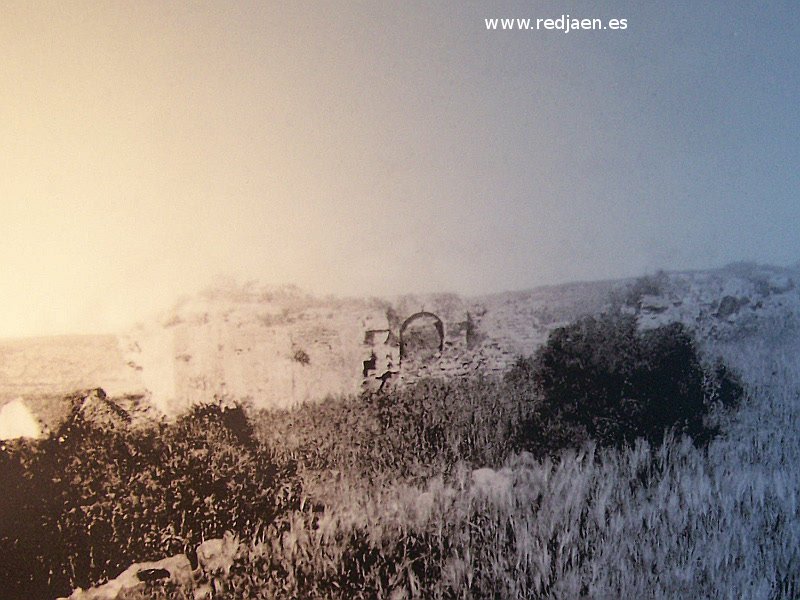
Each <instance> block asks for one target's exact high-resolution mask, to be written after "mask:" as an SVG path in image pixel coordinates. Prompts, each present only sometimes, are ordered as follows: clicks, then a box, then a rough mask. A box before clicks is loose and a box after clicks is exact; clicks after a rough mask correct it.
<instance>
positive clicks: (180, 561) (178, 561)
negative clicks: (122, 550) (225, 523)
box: [59, 554, 194, 600]
mask: <svg viewBox="0 0 800 600" xmlns="http://www.w3.org/2000/svg"><path fill="white" fill-rule="evenodd" d="M156 581H162V582H171V583H174V584H177V585H179V586H181V587H183V588H184V589H186V590H189V591H190V592H191V590H193V589H194V573H193V572H192V565H191V563H190V562H189V558H188V557H187V556H186V555H185V554H176V555H175V556H170V557H169V558H165V559H163V560H158V561H154V562H141V563H134V564H132V565H131V566H130V567H128V568H127V569H125V570H124V571H123V572H122V573H121V574H120V575H118V576H117V577H116V578H114V579H111V580H109V581H108V582H107V583H104V584H103V585H100V586H97V587H94V588H90V589H88V590H83V589H81V588H78V589H76V590H75V591H74V592H72V594H71V595H70V596H69V598H59V600H115V599H116V598H117V597H119V595H120V593H122V592H123V591H126V590H133V589H136V588H143V587H144V586H145V585H146V584H147V583H152V582H156Z"/></svg>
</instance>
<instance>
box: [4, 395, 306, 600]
mask: <svg viewBox="0 0 800 600" xmlns="http://www.w3.org/2000/svg"><path fill="white" fill-rule="evenodd" d="M0 477H2V481H3V482H4V486H5V489H4V493H3V494H2V505H1V506H0V509H1V510H2V514H3V515H4V518H3V519H2V523H0V543H2V544H3V547H4V549H7V550H9V551H7V552H4V555H3V557H2V558H0V578H1V579H2V580H3V581H4V583H6V588H5V590H4V592H5V597H9V598H31V597H40V598H44V597H53V596H56V595H67V594H69V592H70V591H71V589H73V588H75V587H78V586H80V587H84V588H86V587H88V586H90V585H93V584H95V583H98V582H99V581H101V580H102V579H104V578H105V577H107V576H109V575H110V576H115V575H116V574H118V573H119V572H121V571H122V570H124V569H125V568H126V567H127V566H128V565H129V564H131V563H132V562H135V561H141V560H149V559H155V558H160V557H164V556H167V555H171V554H176V553H178V552H186V551H187V550H189V549H190V548H194V547H195V546H196V545H197V544H199V543H200V542H201V541H203V540H204V539H208V538H213V537H221V535H222V533H223V532H224V531H225V530H226V529H230V530H233V531H236V532H237V533H240V534H243V535H255V533H256V532H257V530H258V529H259V528H261V527H263V526H264V525H266V524H268V523H269V522H271V521H272V519H273V518H274V517H275V515H276V514H278V513H280V512H283V511H285V510H287V509H289V508H292V507H294V506H295V505H297V503H298V502H297V501H298V499H299V491H298V484H297V479H296V478H295V476H294V473H293V469H291V468H290V467H289V466H279V465H277V464H276V463H275V461H274V460H272V455H271V453H270V452H269V451H268V450H267V449H266V448H265V447H263V446H261V445H259V444H258V443H257V441H256V440H255V439H254V437H253V435H252V428H251V427H250V424H249V420H248V419H247V416H246V415H245V413H244V411H243V410H242V409H241V407H235V408H232V409H223V408H220V407H219V406H200V407H197V408H195V409H194V410H193V411H192V412H190V413H189V414H187V415H185V416H184V417H183V418H181V419H179V420H178V421H176V422H175V423H173V424H170V425H161V426H159V427H157V428H153V429H148V430H144V431H129V430H113V429H107V428H103V427H99V426H97V425H96V424H94V423H93V422H91V421H87V420H85V419H84V418H83V417H82V415H81V414H80V413H76V414H75V415H73V417H72V419H71V420H70V421H69V422H68V423H66V424H65V425H64V426H63V427H62V428H60V429H59V430H58V431H57V432H55V433H54V434H53V435H51V436H50V437H49V438H47V439H45V440H41V441H38V442H29V443H25V444H22V445H21V446H20V447H19V448H15V449H13V450H9V451H6V452H3V453H2V455H0ZM6 515H12V518H7V517H6Z"/></svg>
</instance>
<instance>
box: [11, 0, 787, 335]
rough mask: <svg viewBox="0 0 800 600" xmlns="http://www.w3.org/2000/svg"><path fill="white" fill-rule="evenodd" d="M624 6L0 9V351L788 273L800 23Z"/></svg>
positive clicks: (747, 13)
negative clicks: (359, 306) (11, 343)
mask: <svg viewBox="0 0 800 600" xmlns="http://www.w3.org/2000/svg"><path fill="white" fill-rule="evenodd" d="M633 4H634V3H632V2H622V1H618V2H617V1H613V2H602V1H597V0H594V1H588V0H587V1H575V2H554V1H550V2H546V1H533V0H529V1H527V2H515V1H494V0H493V1H480V2H477V1H460V2H451V1H449V0H448V1H446V2H445V1H440V0H425V1H417V0H412V1H408V0H406V1H403V2H392V1H384V2H374V1H372V2H368V1H366V0H364V1H355V0H341V1H328V0H313V1H305V0H299V1H297V0H293V1H291V2H289V1H284V0H281V1H277V0H258V1H236V2H222V1H219V0H216V1H213V2H201V1H192V2H190V1H188V0H181V1H170V0H137V1H136V2H130V1H127V0H126V1H99V0H98V1H93V0H88V1H85V2H64V1H62V0H56V1H46V0H35V1H31V0H22V1H16V0H7V1H4V2H2V3H1V4H0V44H2V46H0V49H1V50H2V51H1V52H0V94H2V96H1V99H0V134H1V135H0V267H2V270H1V271H0V335H28V334H41V333H66V332H80V331H85V332H100V331H107V330H114V329H118V328H120V327H122V326H124V325H126V324H127V323H129V322H131V321H132V320H135V319H139V318H142V317H145V316H147V315H148V314H150V313H151V312H152V311H154V310H157V309H160V308H161V307H163V306H165V305H168V304H170V303H171V302H172V301H173V300H174V299H175V298H176V297H177V296H178V294H180V293H182V292H186V291H192V290H196V289H198V288H201V287H204V286H205V285H206V284H208V283H209V282H211V281H212V280H213V279H214V278H215V276H217V275H218V274H232V275H235V276H236V277H238V278H239V280H240V281H245V280H248V279H258V280H260V281H262V282H264V283H274V284H282V283H295V284H297V285H299V286H300V287H302V288H305V289H307V290H309V291H312V292H316V293H320V294H323V293H334V294H337V295H349V294H358V295H362V294H370V295H386V294H395V293H401V292H428V291H453V292H457V293H463V294H475V293H484V292H492V291H502V290H509V289H524V288H529V287H533V286H536V285H541V284H548V283H557V282H564V281H574V280H587V279H604V278H617V277H626V276H633V275H639V274H642V273H645V272H652V271H655V270H656V269H659V268H665V269H688V268H706V267H715V266H721V265H723V264H725V263H728V262H731V261H736V260H751V261H756V262H761V263H770V264H776V265H785V264H792V263H795V262H797V261H798V260H800V5H798V3H797V1H796V0H782V1H781V0H773V1H767V2H760V3H753V2H750V1H749V0H747V1H745V0H735V1H733V2H730V1H727V2H722V1H705V2H698V1H697V0H691V1H685V0H670V1H669V2H652V3H635V4H648V5H649V6H646V7H641V6H633ZM564 14H569V15H570V17H579V18H600V19H603V22H604V23H606V22H607V21H608V20H609V19H612V18H616V19H626V20H627V29H625V30H616V31H615V30H609V29H607V30H600V31H570V32H568V33H564V32H563V31H557V30H545V29H540V30H528V31H521V30H514V31H508V30H506V31H503V30H501V29H498V30H487V26H486V19H487V18H512V17H513V18H530V19H534V20H535V19H537V18H557V17H560V16H561V15H564ZM498 27H500V26H499V25H498Z"/></svg>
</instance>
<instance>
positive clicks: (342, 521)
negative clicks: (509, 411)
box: [231, 336, 800, 600]
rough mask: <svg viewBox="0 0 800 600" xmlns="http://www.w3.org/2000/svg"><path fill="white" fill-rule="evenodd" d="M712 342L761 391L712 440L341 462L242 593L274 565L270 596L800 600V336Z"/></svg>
mask: <svg viewBox="0 0 800 600" xmlns="http://www.w3.org/2000/svg"><path fill="white" fill-rule="evenodd" d="M708 352H709V353H716V354H718V355H719V356H721V357H723V359H724V360H725V361H726V363H727V364H729V365H730V366H731V367H732V368H733V369H735V370H736V371H737V372H738V373H740V375H741V377H742V379H743V381H744V382H745V384H746V388H747V391H748V395H747V398H746V400H745V402H744V403H743V405H742V406H741V407H740V409H739V410H738V411H737V412H736V413H735V414H733V415H722V416H721V417H720V419H721V428H722V435H721V436H720V437H718V438H717V439H715V440H713V441H712V442H711V443H710V444H709V445H708V446H707V447H697V446H695V445H694V444H693V443H691V441H690V440H689V439H687V438H675V437H671V436H668V437H667V440H666V441H665V443H664V444H663V445H661V446H660V447H658V448H657V449H656V448H653V447H651V446H650V445H648V444H647V443H645V442H641V441H640V442H637V443H636V444H635V445H634V446H633V447H627V448H624V449H621V450H618V449H608V448H604V449H600V448H596V447H595V446H593V445H590V444H589V445H585V446H584V447H583V448H582V449H581V450H579V451H575V450H570V451H565V452H563V453H562V454H561V455H560V456H559V457H557V458H548V459H544V460H537V459H535V458H534V457H533V456H532V455H529V454H525V453H523V454H515V455H513V456H511V457H510V458H509V459H508V460H507V461H506V462H505V465H504V468H502V469H499V470H496V471H486V470H484V471H480V472H478V473H476V472H475V471H473V467H475V466H476V465H474V464H468V463H467V462H465V461H461V462H458V463H457V464H456V465H455V466H454V467H452V468H447V469H442V470H441V472H439V473H438V474H433V475H431V476H430V477H428V478H427V479H424V480H422V479H420V478H412V479H409V480H407V481H405V482H403V481H397V480H396V478H391V477H389V476H386V478H385V479H384V480H381V479H380V478H379V477H373V479H372V480H371V481H370V480H368V479H365V478H364V477H362V476H361V475H360V474H357V473H352V474H348V473H346V472H345V473H341V472H340V473H338V474H337V475H336V476H334V477H330V478H328V479H327V480H325V481H324V483H321V482H320V481H317V487H316V496H315V497H310V498H308V499H307V502H306V505H305V506H304V507H303V509H302V510H299V511H297V512H295V513H292V514H290V515H285V516H284V518H283V519H281V520H279V521H278V522H277V523H275V524H273V525H272V526H271V528H270V529H269V530H267V531H265V532H264V535H263V537H262V539H261V540H257V541H256V542H254V543H253V544H252V546H251V551H250V554H249V573H250V574H249V575H248V569H244V570H243V572H242V574H241V575H240V579H238V580H237V581H235V582H233V585H232V588H231V590H232V592H231V593H232V594H234V596H235V594H236V593H240V592H241V593H243V592H246V591H248V590H254V589H257V588H258V585H257V584H256V579H258V578H257V577H256V578H255V579H254V578H253V573H256V572H259V569H260V572H261V573H262V578H261V581H262V583H263V586H262V587H261V589H262V590H269V594H267V595H265V597H281V595H282V594H288V595H292V594H294V595H298V596H305V597H312V598H317V597H318V598H323V597H325V598H329V597H357V598H391V599H393V600H399V599H400V598H454V599H455V598H458V599H469V598H520V599H521V598H581V597H585V598H653V599H660V598H687V597H694V598H720V599H722V598H754V599H756V598H758V599H765V600H766V599H777V598H796V597H798V596H800V546H799V545H798V542H799V541H800V514H798V507H799V505H798V491H799V490H800V447H798V440H800V435H799V434H800V425H799V424H798V417H799V416H800V403H799V401H798V399H799V398H800V353H798V347H797V344H796V343H794V342H793V341H792V339H791V337H790V339H788V340H787V339H783V340H778V341H776V340H774V339H772V340H771V339H769V336H762V337H761V338H751V339H749V340H746V341H740V342H739V343H737V344H735V345H733V344H729V345H726V346H722V345H719V346H716V347H711V348H709V349H708ZM478 475H480V477H478ZM311 489H313V486H312V488H311ZM315 503H317V504H316V506H315ZM323 506H324V507H323ZM269 573H273V574H275V573H280V575H281V578H280V579H279V581H280V582H281V583H280V584H277V583H274V582H275V581H278V579H276V578H272V579H271V578H270V577H268V576H267V574H269ZM267 581H273V583H272V584H266V583H265V582H267ZM270 586H271V587H270ZM232 597H233V596H232ZM287 597H288V596H287Z"/></svg>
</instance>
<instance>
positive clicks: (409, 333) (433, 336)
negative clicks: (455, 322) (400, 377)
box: [400, 311, 444, 361]
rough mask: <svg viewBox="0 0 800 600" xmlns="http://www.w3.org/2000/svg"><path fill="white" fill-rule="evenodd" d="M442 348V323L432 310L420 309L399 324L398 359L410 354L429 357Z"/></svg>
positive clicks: (407, 356)
mask: <svg viewBox="0 0 800 600" xmlns="http://www.w3.org/2000/svg"><path fill="white" fill-rule="evenodd" d="M434 349H436V350H438V351H439V352H441V351H442V350H443V349H444V323H443V322H442V320H441V319H440V318H439V317H437V316H436V315H435V314H433V313H432V312H427V311H421V312H418V313H415V314H413V315H411V316H410V317H408V318H407V319H406V320H405V321H403V324H402V325H401V326H400V360H401V361H402V360H403V359H406V358H409V357H410V356H411V355H421V357H422V358H423V359H425V358H430V356H431V355H433V354H434V353H435V350H434Z"/></svg>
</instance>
